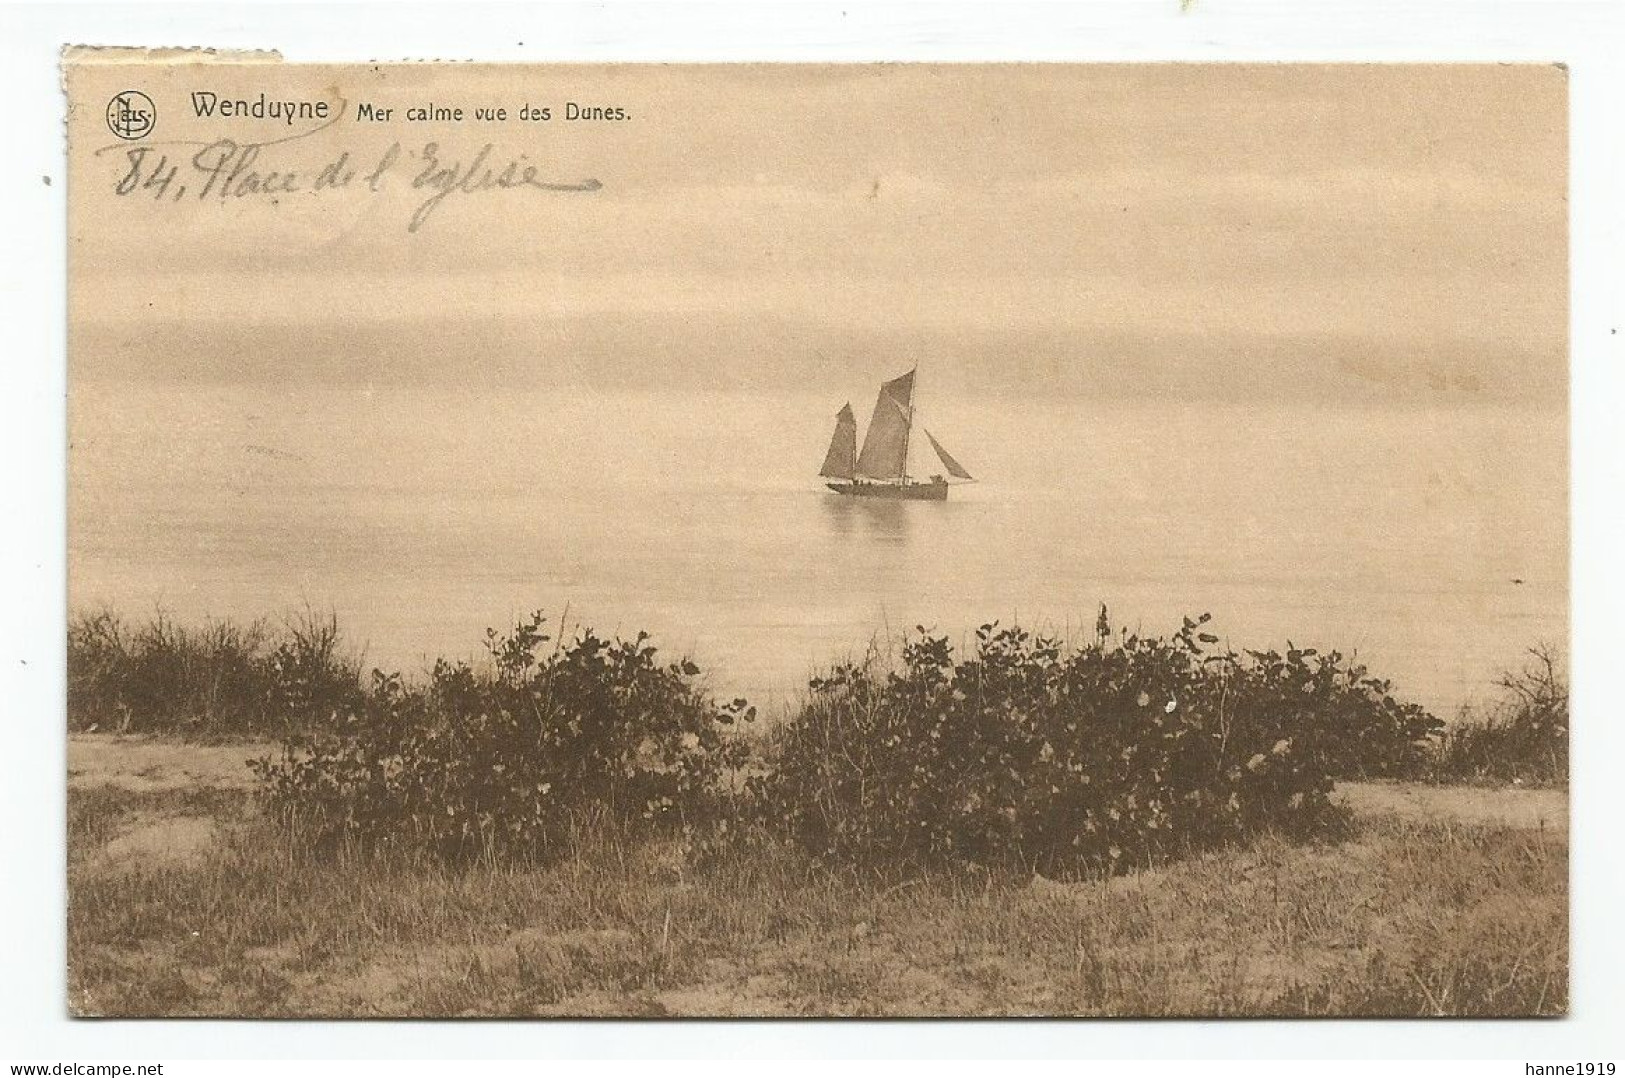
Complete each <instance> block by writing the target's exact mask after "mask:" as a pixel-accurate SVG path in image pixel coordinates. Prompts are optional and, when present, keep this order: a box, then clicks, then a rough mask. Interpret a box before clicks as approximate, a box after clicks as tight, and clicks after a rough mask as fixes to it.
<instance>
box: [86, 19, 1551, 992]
mask: <svg viewBox="0 0 1625 1078" xmlns="http://www.w3.org/2000/svg"><path fill="white" fill-rule="evenodd" d="M63 66H64V81H65V87H66V94H67V108H68V120H67V138H68V143H69V192H68V194H69V220H68V228H69V245H68V252H69V319H70V326H69V358H68V365H69V370H68V374H69V379H68V381H69V399H68V413H69V435H70V449H69V488H68V498H69V505H68V525H69V526H68V536H67V545H68V573H69V597H68V603H69V623H68V640H67V654H68V667H67V670H68V686H67V717H68V731H67V738H68V763H69V775H68V779H67V782H68V849H67V875H68V889H69V910H68V922H69V923H68V953H67V963H68V990H69V1001H68V1003H69V1007H70V1009H71V1010H72V1012H73V1013H75V1014H77V1015H84V1016H181V1015H206V1016H232V1017H259V1016H267V1017H270V1016H276V1017H287V1016H304V1017H371V1016H409V1017H442V1016H472V1017H488V1016H525V1017H529V1016H562V1017H581V1016H619V1017H643V1016H730V1015H731V1016H810V1017H833V1016H864V1015H866V1016H882V1017H891V1016H941V1017H959V1016H987V1015H1038V1016H1080V1017H1087V1016H1151V1015H1177V1016H1214V1017H1217V1016H1352V1015H1361V1016H1458V1015H1480V1016H1485V1015H1518V1016H1534V1015H1559V1014H1563V1013H1565V1012H1566V1010H1567V1008H1568V1003H1569V995H1568V992H1569V989H1568V969H1569V959H1568V942H1567V941H1568V888H1567V851H1568V812H1567V804H1568V795H1567V789H1568V689H1567V669H1568V661H1567V654H1566V648H1567V637H1568V616H1569V594H1568V584H1567V581H1568V528H1569V525H1568V515H1567V512H1568V510H1567V506H1568V485H1569V481H1568V454H1567V419H1568V414H1567V390H1568V340H1567V318H1568V315H1567V306H1568V299H1567V290H1568V280H1567V252H1568V238H1567V227H1568V225H1567V201H1566V194H1565V192H1566V187H1567V180H1568V163H1567V94H1568V82H1567V72H1566V71H1565V70H1564V69H1562V68H1561V67H1557V66H1551V65H1533V64H1531V65H1470V64H1462V65H1414V66H1407V65H1284V64H1283V65H1218V64H1213V65H1206V64H1145V65H1067V64H1044V65H1037V64H1034V65H1025V64H1009V65H937V64H922V65H741V66H682V65H677V66H670V65H667V66H661V65H648V66H639V65H608V66H584V65H579V66H578V65H556V66H524V65H488V64H462V63H459V64H447V63H421V64H398V63H377V64H371V63H369V64H348V65H329V66H319V65H304V64H295V63H284V62H281V60H280V59H279V58H278V57H277V56H275V55H273V54H255V55H223V54H213V53H207V52H183V51H169V52H148V51H98V50H70V51H69V52H68V53H67V54H66V56H65V57H64V64H63Z"/></svg>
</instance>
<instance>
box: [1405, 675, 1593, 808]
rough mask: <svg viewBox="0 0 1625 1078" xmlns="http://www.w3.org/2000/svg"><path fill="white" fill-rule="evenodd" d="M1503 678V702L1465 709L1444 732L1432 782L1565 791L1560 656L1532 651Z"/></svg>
mask: <svg viewBox="0 0 1625 1078" xmlns="http://www.w3.org/2000/svg"><path fill="white" fill-rule="evenodd" d="M1529 656H1530V659H1529V662H1528V663H1527V664H1526V665H1525V666H1524V668H1523V669H1522V670H1516V671H1508V672H1506V673H1505V674H1503V675H1502V676H1501V679H1500V681H1499V683H1498V684H1499V686H1500V688H1501V692H1502V696H1501V699H1499V700H1497V701H1495V702H1493V703H1491V704H1489V705H1487V706H1483V707H1479V708H1464V709H1463V711H1462V714H1461V716H1460V717H1459V718H1458V719H1457V720H1456V721H1455V722H1454V723H1452V724H1451V725H1450V726H1449V727H1448V728H1447V729H1446V730H1445V732H1444V737H1443V738H1442V739H1441V741H1440V743H1439V746H1438V753H1437V755H1436V757H1435V758H1434V759H1433V760H1432V761H1431V766H1430V768H1429V770H1428V776H1429V777H1430V778H1432V779H1433V780H1434V781H1437V782H1518V783H1530V784H1534V785H1563V784H1565V783H1567V782H1568V778H1569V687H1568V681H1567V679H1566V678H1565V676H1564V674H1563V672H1562V663H1561V661H1560V660H1559V657H1558V655H1557V653H1556V652H1555V650H1554V649H1553V648H1551V647H1550V646H1547V645H1540V646H1537V647H1534V648H1531V649H1530V650H1529Z"/></svg>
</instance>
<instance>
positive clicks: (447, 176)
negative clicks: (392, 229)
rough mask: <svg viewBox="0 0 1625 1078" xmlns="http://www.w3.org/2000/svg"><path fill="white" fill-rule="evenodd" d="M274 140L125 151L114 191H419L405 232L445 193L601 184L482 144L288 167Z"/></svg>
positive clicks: (269, 195)
mask: <svg viewBox="0 0 1625 1078" xmlns="http://www.w3.org/2000/svg"><path fill="white" fill-rule="evenodd" d="M287 141H291V140H283V141H282V142H238V141H236V140H234V139H229V138H222V139H216V140H215V141H213V142H210V143H208V144H207V145H205V146H203V147H202V148H201V149H199V150H197V151H195V152H193V153H190V154H175V153H171V152H168V151H165V150H163V149H162V148H161V147H153V146H132V147H129V148H127V149H126V150H125V158H126V168H125V171H124V173H123V174H122V175H121V176H120V177H119V179H118V182H117V184H115V186H114V192H115V193H116V194H118V195H119V196H120V197H125V198H135V197H147V198H152V199H165V198H168V199H172V200H173V201H176V202H179V201H181V200H183V199H191V200H194V201H198V202H209V201H214V202H231V201H241V200H252V199H259V200H265V201H270V202H276V201H278V200H280V199H281V198H282V197H284V196H288V195H297V194H305V193H309V194H319V193H321V192H324V191H330V190H339V189H354V190H359V191H364V192H367V193H372V194H376V193H378V192H380V191H383V190H385V189H386V188H387V187H389V186H391V185H398V186H405V187H408V188H409V189H411V190H413V191H417V192H422V193H423V198H422V201H420V202H419V203H418V204H417V206H416V208H415V209H414V210H413V212H412V215H411V217H410V218H409V219H408V221H407V225H406V230H407V231H408V232H416V231H418V230H419V229H420V228H422V227H423V226H424V225H425V224H426V223H427V222H428V220H429V218H430V217H431V216H432V215H433V214H434V212H435V210H436V209H438V208H439V207H440V206H441V205H442V204H443V203H444V202H445V201H446V200H447V199H450V198H460V197H468V196H473V195H479V194H481V193H484V192H492V191H536V192H547V193H566V194H568V193H585V192H591V191H597V190H599V189H600V188H602V187H603V184H601V183H600V182H599V181H598V180H596V179H584V180H577V181H559V180H554V179H550V178H547V177H546V176H544V175H543V174H542V170H541V166H539V165H537V164H536V163H534V162H532V161H530V160H529V159H528V158H527V157H526V156H525V155H524V154H522V153H521V154H505V153H503V152H501V151H499V150H498V149H497V147H496V145H495V144H494V143H490V142H487V143H485V144H484V145H482V146H480V147H479V149H478V150H476V151H475V152H474V153H473V154H472V155H471V156H463V155H459V154H457V153H455V152H452V151H450V150H448V149H445V148H443V147H442V146H441V145H440V143H439V142H427V143H424V144H423V145H421V146H416V147H411V148H408V147H404V146H403V145H402V144H401V143H400V142H394V143H391V144H390V145H389V147H388V148H387V149H385V150H384V151H383V152H382V153H379V154H377V155H376V156H372V155H368V156H366V157H358V155H357V154H356V153H355V152H353V151H351V150H341V151H340V152H339V153H338V154H337V155H335V156H333V157H332V158H330V159H329V160H327V161H325V162H324V163H322V164H320V165H317V166H315V167H309V166H305V167H295V166H292V165H286V164H281V163H279V162H278V161H276V160H275V156H276V154H275V150H276V148H278V147H279V146H281V145H284V144H285V143H286V142H287Z"/></svg>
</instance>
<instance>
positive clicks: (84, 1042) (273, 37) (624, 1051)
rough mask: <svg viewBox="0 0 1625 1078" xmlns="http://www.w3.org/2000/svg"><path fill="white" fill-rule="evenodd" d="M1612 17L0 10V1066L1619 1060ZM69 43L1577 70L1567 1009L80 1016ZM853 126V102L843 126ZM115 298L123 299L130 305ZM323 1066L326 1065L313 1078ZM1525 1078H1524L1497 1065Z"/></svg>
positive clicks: (1595, 7) (748, 7)
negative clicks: (1014, 1017) (645, 1060)
mask: <svg viewBox="0 0 1625 1078" xmlns="http://www.w3.org/2000/svg"><path fill="white" fill-rule="evenodd" d="M1622 24H1625V18H1622V11H1621V8H1620V6H1619V5H1617V4H1613V3H1576V2H1551V3H1536V2H1525V3H1501V4H1488V3H1466V2H1460V0H1457V2H1451V0H1427V2H1423V0H1409V2H1393V0H1335V2H1334V0H1293V2H1282V0H1275V2H1253V3H1242V2H1237V0H1195V2H1194V4H1193V5H1192V7H1191V10H1190V11H1188V12H1186V13H1183V14H1182V13H1181V12H1180V8H1179V3H1178V0H1107V2H1096V3H1073V4H1066V5H1062V4H1026V5H1019V6H1018V5H1008V4H1007V5H995V4H983V5H975V6H973V5H968V4H967V5H955V4H899V3H887V4H868V5H865V4H860V3H858V2H856V0H851V2H849V3H847V4H840V3H818V4H797V5H775V4H765V3H760V2H758V3H730V4H715V5H704V6H700V5H690V4H682V5H677V4H630V3H615V4H558V5H543V4H526V5H519V4H511V5H510V4H497V5H470V4H462V5H457V6H455V7H453V6H444V7H439V6H431V5H406V4H390V5H382V4H379V5H363V4H353V5H352V4H320V5H314V4H313V5H294V4H268V3H267V4H248V5H225V4H208V5H205V4H171V5H140V4H114V5H88V4H86V5H78V4H56V5H51V6H19V5H10V4H3V3H0V229H3V231H0V264H3V266H4V277H3V278H0V371H3V375H0V477H3V480H0V482H3V486H0V506H3V509H4V512H5V514H6V517H7V521H6V526H5V527H4V528H3V529H0V551H3V557H0V842H3V846H0V902H3V904H4V917H3V919H0V1061H4V1060H8V1059H9V1060H20V1059H32V1060H51V1061H55V1060H74V1059H77V1060H93V1059H120V1060H124V1061H129V1062H139V1061H153V1060H164V1059H168V1060H178V1059H182V1058H186V1057H194V1058H199V1059H210V1058H212V1059H221V1058H238V1057H264V1058H275V1057H317V1058H332V1057H359V1058H385V1057H418V1058H444V1057H484V1058H493V1059H494V1058H505V1057H506V1058H515V1057H521V1058H522V1057H536V1056H581V1055H589V1056H619V1057H635V1056H689V1057H701V1056H714V1055H723V1056H736V1057H737V1056H752V1055H764V1054H765V1055H780V1054H787V1055H795V1056H857V1055H862V1056H902V1055H908V1056H916V1057H919V1056H935V1057H967V1056H988V1055H998V1056H1026V1057H1060V1056H1086V1057H1095V1058H1118V1059H1121V1058H1134V1057H1162V1058H1169V1057H1207V1058H1214V1057H1240V1058H1246V1057H1275V1058H1300V1059H1305V1058H1315V1057H1320V1058H1345V1059H1361V1058H1381V1057H1409V1058H1422V1057H1447V1058H1474V1057H1497V1058H1502V1059H1507V1060H1518V1061H1522V1060H1530V1061H1533V1062H1542V1061H1546V1062H1551V1061H1559V1060H1573V1059H1585V1058H1590V1059H1598V1058H1609V1057H1610V1056H1611V1055H1612V1056H1615V1057H1617V1056H1618V1055H1620V1054H1625V1053H1621V1052H1620V1049H1621V1047H1622V1046H1625V1033H1621V1031H1620V1026H1621V1023H1622V1022H1625V976H1622V973H1621V970H1622V967H1625V929H1622V927H1621V926H1620V925H1619V923H1618V919H1619V917H1620V916H1621V915H1622V914H1625V886H1622V882H1625V867H1622V866H1625V843H1622V842H1621V841H1620V840H1619V839H1618V838H1617V837H1616V835H1617V834H1618V831H1617V827H1618V824H1619V823H1620V817H1619V813H1618V809H1619V808H1620V805H1621V799H1620V795H1619V789H1620V787H1621V785H1622V780H1621V777H1620V775H1619V770H1620V769H1621V767H1622V766H1625V739H1622V737H1621V734H1620V728H1621V725H1622V724H1625V714H1622V713H1621V707H1620V702H1619V700H1618V698H1617V689H1616V686H1617V684H1618V682H1617V680H1616V679H1617V678H1618V677H1619V675H1620V667H1621V666H1622V665H1625V664H1622V660H1621V657H1620V656H1619V654H1618V651H1617V649H1618V648H1619V647H1620V646H1621V645H1625V634H1622V632H1621V630H1620V627H1619V622H1618V620H1617V619H1618V615H1617V614H1616V613H1615V612H1616V611H1621V612H1625V587H1622V583H1625V574H1622V572H1621V570H1620V568H1619V562H1620V559H1621V557H1622V556H1625V550H1622V544H1621V542H1620V539H1619V537H1618V534H1617V532H1618V528H1617V524H1618V522H1619V521H1620V520H1621V515H1620V513H1621V506H1622V491H1625V483H1622V481H1621V480H1622V478H1625V477H1622V475H1621V471H1622V469H1621V466H1620V465H1621V461H1622V460H1625V452H1622V450H1625V436H1622V431H1625V416H1621V415H1620V409H1621V408H1622V406H1625V392H1622V389H1625V386H1622V382H1625V376H1622V370H1621V364H1620V358H1621V356H1620V349H1621V344H1620V342H1621V340H1622V339H1625V338H1621V337H1620V336H1617V335H1615V330H1616V329H1617V328H1619V326H1620V323H1621V322H1622V321H1625V310H1622V306H1621V302H1620V301H1621V299H1622V296H1621V274H1620V262H1621V259H1620V242H1621V239H1622V235H1621V227H1620V225H1621V197H1620V196H1621V185H1620V181H1621V179H1622V175H1621V168H1620V144H1621V135H1620V133H1621V128H1622V122H1621V105H1622V104H1625V95H1622V94H1621V92H1620V91H1621V87H1622V82H1625V80H1622V77H1621V73H1620V72H1621V65H1622V64H1625V55H1622V51H1625V50H1622V48H1621V46H1622V45H1625V35H1622V34H1621V32H1620V31H1621V28H1622ZM66 43H86V44H130V45H211V46H217V47H230V48H276V49H280V50H281V51H282V53H283V54H284V56H285V57H286V58H288V59H290V60H311V61H316V60H324V61H344V60H357V61H359V60H369V59H407V58H424V59H433V58H446V59H480V60H497V61H533V62H534V61H560V60H570V61H587V60H593V61H603V60H644V61H650V60H674V61H675V60H694V61H698V60H712V61H730V60H739V61H743V60H799V61H821V60H840V61H868V60H919V61H923V60H938V61H946V60H1052V61H1098V60H1148V61H1149V60H1187V61H1190V60H1201V61H1214V60H1297V61H1311V60H1319V61H1325V60H1341V61H1398V60H1406V61H1432V60H1508V61H1551V62H1562V63H1565V64H1567V65H1568V66H1569V68H1570V72H1571V94H1572V97H1571V141H1572V158H1571V175H1572V188H1571V200H1570V206H1571V211H1572V218H1571V228H1572V232H1571V253H1572V259H1573V263H1572V267H1573V273H1572V291H1573V306H1572V323H1571V327H1572V333H1571V362H1572V383H1573V439H1572V447H1573V448H1572V453H1573V457H1572V460H1573V485H1572V491H1573V536H1574V559H1573V566H1574V586H1573V612H1574V619H1573V632H1574V641H1573V648H1572V656H1573V679H1574V680H1573V703H1574V711H1575V718H1574V724H1573V725H1574V734H1573V738H1574V740H1573V773H1572V774H1573V786H1572V789H1573V858H1572V862H1573V867H1572V879H1573V886H1572V895H1573V912H1574V915H1573V948H1572V970H1573V985H1572V1016H1571V1017H1570V1018H1568V1019H1566V1020H1561V1021H1541V1022H1524V1021H1506V1022H1403V1023H1401V1022H1338V1021H1316V1022H1297V1023H1285V1022H1240V1021H1238V1022H1156V1023H1148V1022H1100V1021H1094V1022H999V1023H987V1022H981V1023H940V1022H933V1023H920V1022H889V1023H878V1022H865V1023H830V1022H803V1023H765V1022H764V1023H717V1022H688V1023H674V1022H660V1023H649V1022H645V1023H604V1022H598V1023H427V1022H420V1023H405V1022H387V1023H385V1022H372V1023H317V1022H280V1023H252V1022H190V1023H186V1022H115V1021H95V1022H91V1021H79V1022H74V1021H71V1020H69V1019H68V1017H67V1013H66V1005H65V999H66V991H65V987H64V986H65V973H64V969H63V965H64V912H63V902H64V899H63V875H64V866H63V840H62V834H63V828H64V823H63V815H64V814H63V782H64V769H65V768H64V760H63V752H64V736H63V731H64V720H63V714H62V698H63V639H64V626H63V617H64V584H63V580H64V575H63V574H64V538H63V520H64V512H63V496H64V440H65V436H64V411H65V409H64V400H65V397H64V343H63V342H64V328H65V325H64V323H65V319H64V295H65V292H64V289H65V272H64V236H65V232H64V189H63V181H64V175H63V141H62V138H63V136H62V113H63V100H62V97H61V94H60V92H59V89H58V82H57V68H56V61H57V50H58V48H59V47H60V46H61V45H63V44H66ZM854 107H855V108H861V102H855V103H854ZM135 298H136V297H134V296H132V301H135ZM323 1070H325V1068H323ZM1496 1071H1497V1072H1499V1073H1507V1074H1513V1073H1517V1074H1521V1073H1523V1069H1522V1067H1521V1066H1518V1067H1516V1069H1514V1068H1513V1067H1500V1068H1496ZM191 1073H201V1072H200V1071H195V1070H194V1071H191Z"/></svg>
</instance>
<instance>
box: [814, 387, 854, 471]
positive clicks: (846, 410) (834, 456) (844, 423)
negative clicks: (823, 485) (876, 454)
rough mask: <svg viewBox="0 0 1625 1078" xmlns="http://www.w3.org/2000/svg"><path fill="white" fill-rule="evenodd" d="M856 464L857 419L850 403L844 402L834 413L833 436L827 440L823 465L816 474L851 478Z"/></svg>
mask: <svg viewBox="0 0 1625 1078" xmlns="http://www.w3.org/2000/svg"><path fill="white" fill-rule="evenodd" d="M857 465H858V421H857V419H856V417H854V416H853V415H852V405H851V404H844V405H842V406H841V410H840V411H839V412H837V413H836V414H835V436H834V437H833V438H831V439H830V440H829V452H828V453H826V454H824V466H823V467H822V468H820V469H819V470H818V474H819V475H822V476H827V477H828V478H830V479H851V478H852V477H853V475H854V474H855V472H856V469H857Z"/></svg>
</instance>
